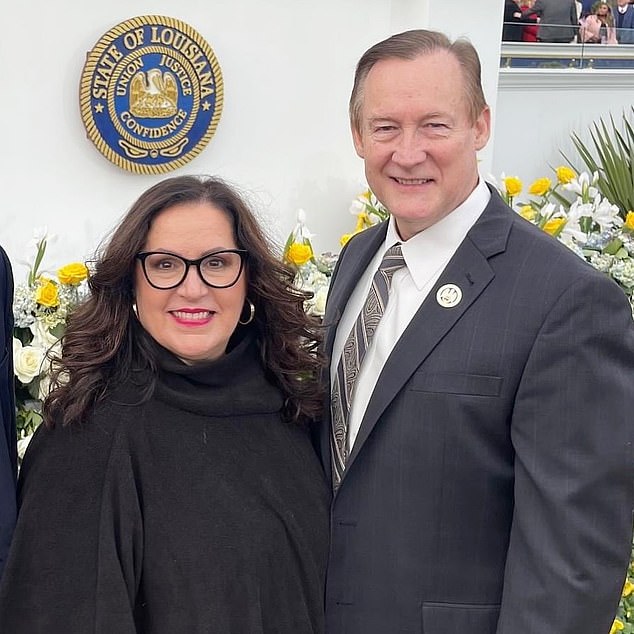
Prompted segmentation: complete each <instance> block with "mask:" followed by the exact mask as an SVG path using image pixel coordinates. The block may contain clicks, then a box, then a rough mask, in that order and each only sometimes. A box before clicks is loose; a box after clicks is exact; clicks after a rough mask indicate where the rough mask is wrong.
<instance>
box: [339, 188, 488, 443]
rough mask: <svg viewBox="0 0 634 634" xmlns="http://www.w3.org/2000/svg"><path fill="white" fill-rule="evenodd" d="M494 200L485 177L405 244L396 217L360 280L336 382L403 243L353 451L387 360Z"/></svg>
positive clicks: (360, 394)
mask: <svg viewBox="0 0 634 634" xmlns="http://www.w3.org/2000/svg"><path fill="white" fill-rule="evenodd" d="M490 198H491V193H490V192H489V190H488V188H487V186H486V184H485V183H484V181H483V180H482V179H480V180H479V182H478V185H477V186H476V188H475V189H474V190H473V192H471V194H470V195H469V197H468V198H467V199H466V200H465V201H464V202H463V203H462V204H461V205H459V206H458V207H456V209H454V211H452V212H451V213H450V214H448V215H447V216H445V217H444V218H443V219H442V220H440V221H438V222H437V223H436V224H434V225H432V226H431V227H429V228H428V229H425V231H422V232H421V233H418V234H416V235H415V236H414V237H412V238H410V239H409V240H407V241H405V242H403V241H402V240H401V238H400V236H399V234H398V230H397V228H396V225H395V223H394V217H390V220H389V225H388V229H387V235H386V237H385V242H384V243H383V245H382V247H381V248H380V249H379V250H378V251H377V253H376V254H375V256H374V257H373V258H372V260H371V262H370V264H369V265H368V268H367V269H366V270H365V272H364V273H363V275H362V276H361V277H360V278H359V281H358V282H357V285H356V287H355V289H354V291H353V293H352V295H351V296H350V300H349V301H348V303H347V304H346V308H345V310H344V312H343V315H342V316H341V321H340V322H339V326H338V328H337V334H336V336H335V342H334V347H333V351H332V352H333V354H332V362H331V366H330V378H331V381H332V380H333V379H334V375H335V373H336V372H337V365H338V363H339V359H340V358H341V354H342V352H343V346H344V343H345V341H346V339H347V338H348V335H349V334H350V331H351V330H352V327H353V325H354V323H355V321H356V319H357V316H358V315H359V313H360V312H361V309H362V307H363V304H364V303H365V299H366V297H367V295H368V291H369V289H370V284H371V282H372V278H373V277H374V274H375V273H376V271H377V270H378V268H379V265H380V264H381V260H382V259H383V255H384V254H385V252H386V251H387V249H389V248H390V247H391V246H393V245H394V244H396V243H397V242H400V243H401V245H402V252H403V257H404V259H405V264H406V266H405V267H403V268H402V269H399V270H398V271H396V272H395V273H394V275H393V277H392V285H391V288H390V295H389V299H388V303H387V307H386V309H385V313H384V314H383V317H381V321H380V322H379V325H378V326H377V329H376V332H375V333H374V338H373V339H372V342H371V343H370V346H369V348H368V350H367V352H366V354H365V358H364V359H363V363H362V364H361V369H360V371H359V375H358V376H357V380H356V383H355V387H354V390H353V393H352V403H351V407H350V414H349V416H348V451H349V452H350V451H351V450H352V446H353V445H354V441H355V439H356V437H357V433H358V432H359V428H360V426H361V421H362V420H363V416H364V414H365V410H366V409H367V406H368V403H369V402H370V397H371V396H372V392H373V391H374V387H375V385H376V384H377V381H378V379H379V375H380V374H381V371H382V369H383V366H384V365H385V362H386V360H387V358H388V357H389V356H390V354H391V352H392V350H393V349H394V346H395V345H396V343H397V341H398V340H399V338H400V337H401V335H402V334H403V332H404V331H405V329H406V328H407V326H408V325H409V323H410V321H411V320H412V318H413V317H414V315H415V314H416V311H417V310H418V309H419V308H420V306H421V304H422V303H423V301H424V300H425V298H426V297H427V295H428V293H429V291H430V290H431V289H432V287H433V286H434V284H435V283H436V281H437V280H438V278H439V277H440V274H441V273H442V271H443V269H444V268H445V267H446V266H447V263H448V262H449V260H450V259H451V257H452V256H453V254H454V253H455V252H456V250H457V249H458V246H459V245H460V243H461V242H462V241H463V240H464V237H465V236H466V235H467V232H468V231H469V229H470V228H471V227H472V226H473V224H474V223H475V221H476V220H477V219H478V218H479V217H480V214H481V213H482V212H483V211H484V208H485V207H486V206H487V204H488V202H489V200H490Z"/></svg>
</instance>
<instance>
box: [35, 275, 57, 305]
mask: <svg viewBox="0 0 634 634" xmlns="http://www.w3.org/2000/svg"><path fill="white" fill-rule="evenodd" d="M35 301H36V302H37V303H38V304H41V305H42V306H46V307H48V308H54V307H55V306H59V296H58V295H57V285H56V284H55V282H52V281H51V280H47V279H46V278H40V280H39V286H38V287H37V288H36V289H35Z"/></svg>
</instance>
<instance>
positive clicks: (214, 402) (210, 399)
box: [151, 329, 283, 417]
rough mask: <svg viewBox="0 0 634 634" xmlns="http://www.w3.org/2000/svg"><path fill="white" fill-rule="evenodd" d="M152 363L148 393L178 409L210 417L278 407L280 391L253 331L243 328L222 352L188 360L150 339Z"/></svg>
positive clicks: (281, 401) (242, 413) (256, 411)
mask: <svg viewBox="0 0 634 634" xmlns="http://www.w3.org/2000/svg"><path fill="white" fill-rule="evenodd" d="M151 344H152V347H154V349H155V352H156V358H157V362H158V368H159V372H158V377H157V381H156V388H155V392H154V398H156V399H157V400H159V401H161V402H163V403H165V404H166V405H170V406H173V407H176V408H178V409H182V410H184V411H187V412H190V413H193V414H199V415H203V416H211V417H227V416H241V415H251V414H258V413H260V414H265V413H274V412H278V411H280V409H281V408H282V404H283V397H282V394H281V392H280V390H279V389H278V388H277V387H275V386H274V385H272V384H271V383H270V382H269V381H268V380H267V378H266V376H265V371H264V367H263V364H262V360H261V357H260V351H259V349H258V345H257V342H256V335H255V332H254V331H253V330H252V329H245V332H244V333H241V334H240V335H239V336H238V337H237V338H236V340H235V341H232V345H231V346H230V348H229V349H228V351H227V353H226V354H225V355H223V356H222V357H219V358H218V359H215V360H213V361H206V362H201V363H196V364H192V365H188V364H186V363H184V362H183V361H181V360H180V359H178V358H177V357H176V356H174V355H173V354H172V353H171V352H170V351H169V350H166V349H165V348H163V347H162V346H160V345H159V344H158V343H156V341H154V340H151Z"/></svg>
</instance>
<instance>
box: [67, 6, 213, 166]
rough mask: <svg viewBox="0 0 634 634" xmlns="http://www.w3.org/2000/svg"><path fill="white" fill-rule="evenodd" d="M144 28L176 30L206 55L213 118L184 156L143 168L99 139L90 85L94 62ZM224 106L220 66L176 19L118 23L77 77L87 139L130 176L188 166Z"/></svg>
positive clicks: (145, 17)
mask: <svg viewBox="0 0 634 634" xmlns="http://www.w3.org/2000/svg"><path fill="white" fill-rule="evenodd" d="M148 25H150V26H151V25H160V26H167V27H173V28H177V29H179V30H180V31H182V32H183V33H185V35H187V36H188V37H190V38H191V39H192V40H193V41H194V42H195V43H196V44H197V45H198V46H200V48H201V50H202V51H203V53H204V54H205V55H206V57H207V60H208V62H209V65H210V67H211V70H212V73H213V76H214V79H215V107H214V114H213V117H212V118H211V121H210V122H209V125H208V126H207V130H206V131H205V134H203V136H202V137H201V138H200V139H199V140H198V142H197V143H196V145H195V146H194V147H192V148H191V149H190V150H189V151H188V152H187V153H186V154H185V155H184V156H181V157H179V158H177V159H174V160H173V161H169V162H168V163H163V164H161V165H144V164H139V163H135V162H133V161H129V160H127V159H125V158H123V157H121V156H120V155H119V154H117V153H116V152H115V151H114V150H112V149H111V147H110V146H109V145H108V144H107V143H106V142H105V140H104V139H103V137H102V136H101V134H100V132H99V130H98V129H97V125H96V123H95V121H94V113H93V111H92V107H91V84H92V76H93V73H94V71H95V69H96V67H97V62H98V61H99V59H100V58H101V56H102V55H103V53H104V51H105V50H106V48H107V47H108V46H110V45H111V44H112V42H113V41H114V40H115V39H116V38H118V37H119V36H121V35H124V34H125V33H127V32H128V31H130V30H132V29H134V28H138V27H143V26H148ZM223 105H224V85H223V79H222V72H221V70H220V64H219V63H218V60H217V59H216V55H215V53H214V51H213V49H212V48H211V46H209V44H208V43H207V41H206V40H205V38H203V36H202V35H201V34H200V33H198V31H196V29H194V28H193V27H191V26H190V25H189V24H187V23H186V22H183V21H181V20H178V19H176V18H170V17H168V16H162V15H143V16H136V17H134V18H130V19H129V20H125V21H124V22H120V23H119V24H117V25H116V26H114V27H113V28H111V29H109V30H108V31H107V32H106V33H105V34H104V35H102V36H101V37H100V38H99V40H98V42H97V43H96V44H95V46H94V47H93V48H92V50H90V51H89V52H88V53H87V55H86V63H85V64H84V68H83V69H82V73H81V81H80V89H79V106H80V111H81V117H82V121H83V122H84V126H85V128H86V132H87V134H88V138H89V139H90V140H91V141H92V142H93V144H94V145H95V147H96V148H97V149H98V150H99V151H100V152H101V154H103V155H104V156H105V157H106V158H107V159H108V160H109V161H110V162H111V163H114V164H115V165H116V166H117V167H120V168H121V169H125V170H128V171H130V172H134V173H136V174H165V173H167V172H170V171H172V170H175V169H178V168H179V167H182V166H183V165H185V164H186V163H189V161H191V160H192V159H193V158H195V157H196V156H198V155H199V154H200V153H201V152H202V151H203V149H204V148H205V147H206V145H207V144H208V143H209V141H210V140H211V137H213V135H214V134H215V132H216V128H217V127H218V122H219V120H220V116H221V114H222V108H223Z"/></svg>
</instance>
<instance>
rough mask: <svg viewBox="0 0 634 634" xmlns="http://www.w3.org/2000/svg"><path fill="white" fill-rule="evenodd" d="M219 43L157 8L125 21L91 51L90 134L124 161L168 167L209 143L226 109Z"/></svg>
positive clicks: (87, 68) (86, 101) (85, 103)
mask: <svg viewBox="0 0 634 634" xmlns="http://www.w3.org/2000/svg"><path fill="white" fill-rule="evenodd" d="M222 97H223V85H222V74H221V72H220V66H219V65H218V61H217V60H216V57H215V55H214V52H213V50H212V49H211V47H210V46H209V44H207V42H206V41H205V40H204V39H203V38H202V37H201V35H200V34H199V33H198V32H197V31H195V30H194V29H193V28H192V27H191V26H189V25H188V24H185V23H184V22H181V21H180V20H176V19H174V18H168V17H163V16H157V15H146V16H139V17H136V18H132V19H130V20H126V21H125V22H121V24H118V25H117V26H115V27H114V28H112V29H110V30H109V31H108V32H107V33H106V34H105V35H104V36H103V37H102V38H101V39H100V40H99V41H98V42H97V44H96V45H95V47H94V48H93V49H92V50H91V51H90V52H89V53H88V56H87V59H86V64H85V65H84V69H83V71H82V75H81V85H80V106H81V116H82V119H83V121H84V125H85V126H86V131H87V133H88V137H89V138H90V140H91V141H92V142H93V143H94V144H95V146H96V147H97V149H98V150H99V151H100V152H101V153H102V154H103V155H104V156H105V157H106V158H107V159H108V160H110V161H112V162H113V163H114V164H115V165H118V166H119V167H121V168H123V169H126V170H129V171H131V172H136V173H139V174H161V173H165V172H168V171H170V170H173V169H176V168H177V167H180V166H181V165H184V164H185V163H187V162H188V161H190V160H191V159H192V158H194V157H195V156H197V155H198V154H199V153H200V152H201V151H202V150H203V148H204V147H205V146H206V145H207V143H208V142H209V140H210V139H211V137H212V136H213V134H214V132H215V131H216V126H217V125H218V120H219V119H220V114H221V112H222Z"/></svg>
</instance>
